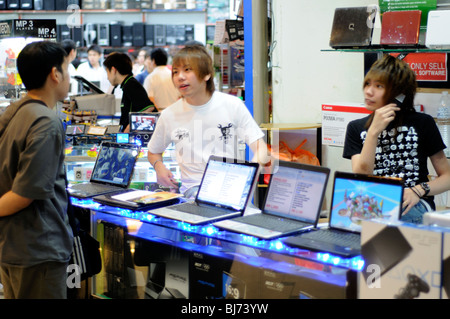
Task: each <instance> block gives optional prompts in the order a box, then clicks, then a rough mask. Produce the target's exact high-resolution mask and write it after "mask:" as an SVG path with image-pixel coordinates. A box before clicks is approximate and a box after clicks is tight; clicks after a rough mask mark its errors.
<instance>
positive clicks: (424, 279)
mask: <svg viewBox="0 0 450 319" xmlns="http://www.w3.org/2000/svg"><path fill="white" fill-rule="evenodd" d="M443 235H444V233H443V232H442V229H441V228H437V227H428V226H423V225H420V226H416V225H412V224H407V223H402V222H395V223H393V222H385V221H363V222H362V234H361V253H362V258H363V259H364V262H365V264H364V268H363V270H362V271H361V273H360V275H359V278H358V279H359V282H358V286H359V292H358V296H359V298H361V299H378V298H379V299H415V298H420V299H439V298H440V297H441V270H442V266H441V265H442V249H443V246H442V244H443V242H442V238H443ZM446 235H447V234H446ZM444 247H445V245H444Z"/></svg>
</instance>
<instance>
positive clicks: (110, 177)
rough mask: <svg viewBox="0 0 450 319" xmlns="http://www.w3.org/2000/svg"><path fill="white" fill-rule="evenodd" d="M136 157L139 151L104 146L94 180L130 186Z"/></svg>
mask: <svg viewBox="0 0 450 319" xmlns="http://www.w3.org/2000/svg"><path fill="white" fill-rule="evenodd" d="M136 155H137V150H136V149H134V148H116V147H111V146H102V149H101V151H100V153H99V154H98V159H97V163H96V167H95V170H94V172H93V173H92V179H93V180H96V181H102V182H111V183H114V184H119V185H125V186H126V185H128V181H129V179H130V177H131V174H132V173H133V169H134V164H135V157H136Z"/></svg>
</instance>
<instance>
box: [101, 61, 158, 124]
mask: <svg viewBox="0 0 450 319" xmlns="http://www.w3.org/2000/svg"><path fill="white" fill-rule="evenodd" d="M103 65H104V66H105V68H106V73H107V76H108V80H109V82H110V83H111V85H113V86H116V85H120V88H121V89H122V91H123V95H122V102H121V106H120V112H121V115H120V121H119V124H120V125H121V126H122V130H123V131H124V132H129V123H130V119H129V114H130V112H144V111H145V112H151V111H154V110H155V107H154V105H153V103H152V102H151V101H150V99H149V98H148V96H147V92H146V91H145V89H144V87H143V86H142V85H141V84H140V83H139V82H138V81H137V80H136V78H134V76H133V63H132V61H131V59H130V57H129V56H128V55H127V54H125V53H120V52H113V53H111V54H109V55H108V57H107V58H106V59H105V61H104V62H103Z"/></svg>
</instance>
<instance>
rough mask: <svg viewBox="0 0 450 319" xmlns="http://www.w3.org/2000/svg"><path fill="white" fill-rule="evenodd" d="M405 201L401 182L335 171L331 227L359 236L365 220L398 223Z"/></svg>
mask: <svg viewBox="0 0 450 319" xmlns="http://www.w3.org/2000/svg"><path fill="white" fill-rule="evenodd" d="M402 198H403V182H402V181H401V179H394V178H382V177H375V176H368V175H360V174H352V173H343V172H336V175H335V180H334V186H333V200H332V203H331V212H330V227H332V228H338V229H343V230H347V231H352V232H359V233H360V232H361V222H362V220H369V219H384V220H398V219H399V217H400V213H401V204H402Z"/></svg>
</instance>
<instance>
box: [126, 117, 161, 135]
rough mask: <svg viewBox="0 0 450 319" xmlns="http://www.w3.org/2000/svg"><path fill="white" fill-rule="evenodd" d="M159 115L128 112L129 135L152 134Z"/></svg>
mask: <svg viewBox="0 0 450 319" xmlns="http://www.w3.org/2000/svg"><path fill="white" fill-rule="evenodd" d="M159 115H160V113H144V112H130V132H131V133H153V132H154V131H155V127H156V122H157V121H158V118H159Z"/></svg>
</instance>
